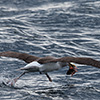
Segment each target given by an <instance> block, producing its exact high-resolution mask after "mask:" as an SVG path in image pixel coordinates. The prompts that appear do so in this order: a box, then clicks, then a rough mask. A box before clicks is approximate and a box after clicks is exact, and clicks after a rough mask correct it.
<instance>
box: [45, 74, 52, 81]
mask: <svg viewBox="0 0 100 100" xmlns="http://www.w3.org/2000/svg"><path fill="white" fill-rule="evenodd" d="M45 75H46V76H47V78H48V79H49V81H50V82H52V79H51V77H50V76H49V75H48V74H47V73H45Z"/></svg>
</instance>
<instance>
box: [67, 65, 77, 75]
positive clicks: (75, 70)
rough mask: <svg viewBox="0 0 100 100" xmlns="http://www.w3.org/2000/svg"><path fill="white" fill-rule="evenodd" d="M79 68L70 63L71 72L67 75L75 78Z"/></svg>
mask: <svg viewBox="0 0 100 100" xmlns="http://www.w3.org/2000/svg"><path fill="white" fill-rule="evenodd" d="M77 69H78V68H77V67H76V66H75V65H74V64H71V63H69V70H68V71H67V75H71V76H73V75H74V74H75V73H76V72H77Z"/></svg>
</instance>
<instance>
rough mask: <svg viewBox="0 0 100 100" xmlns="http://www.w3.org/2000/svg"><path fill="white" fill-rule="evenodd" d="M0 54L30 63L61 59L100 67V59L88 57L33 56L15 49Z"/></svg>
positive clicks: (61, 60)
mask: <svg viewBox="0 0 100 100" xmlns="http://www.w3.org/2000/svg"><path fill="white" fill-rule="evenodd" d="M0 56H5V57H12V58H18V59H20V60H24V61H25V62H26V63H30V62H32V61H38V62H39V63H42V64H43V63H49V62H57V61H59V62H68V63H70V62H73V63H77V64H84V65H90V66H94V67H97V68H100V61H97V60H94V59H92V58H88V57H61V58H55V57H36V56H32V55H29V54H26V53H19V52H13V51H7V52H0Z"/></svg>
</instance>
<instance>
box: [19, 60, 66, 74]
mask: <svg viewBox="0 0 100 100" xmlns="http://www.w3.org/2000/svg"><path fill="white" fill-rule="evenodd" d="M66 65H67V63H65V62H53V63H45V64H40V63H39V62H37V61H33V62H31V63H29V64H27V65H26V66H24V67H22V68H20V70H25V71H26V72H41V73H47V72H51V71H54V70H59V69H60V68H62V67H64V66H66Z"/></svg>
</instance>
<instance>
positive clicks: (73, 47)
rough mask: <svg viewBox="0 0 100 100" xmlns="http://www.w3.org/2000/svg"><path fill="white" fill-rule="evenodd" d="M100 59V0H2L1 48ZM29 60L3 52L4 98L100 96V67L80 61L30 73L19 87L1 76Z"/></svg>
mask: <svg viewBox="0 0 100 100" xmlns="http://www.w3.org/2000/svg"><path fill="white" fill-rule="evenodd" d="M2 51H17V52H24V53H28V54H31V55H35V56H39V57H45V56H55V57H64V56H75V57H91V58H93V59H96V60H100V0H0V52H2ZM25 65H26V63H25V62H23V61H20V60H18V59H13V58H7V57H0V100H100V69H98V68H95V67H91V66H85V65H79V64H75V65H76V66H77V67H78V72H77V73H76V74H75V75H74V76H73V77H71V76H68V75H66V72H67V70H68V67H66V68H63V69H61V70H58V71H54V72H50V73H49V75H50V76H51V78H52V79H53V82H49V81H48V79H47V78H46V76H45V75H40V74H39V73H29V74H26V75H25V76H23V77H22V78H20V79H19V81H18V82H17V83H16V85H15V87H13V88H11V87H7V86H5V85H3V84H2V81H4V80H8V79H11V78H14V77H16V76H17V75H20V74H21V71H16V69H18V68H20V67H23V66H25Z"/></svg>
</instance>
